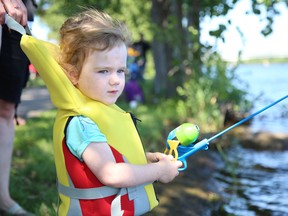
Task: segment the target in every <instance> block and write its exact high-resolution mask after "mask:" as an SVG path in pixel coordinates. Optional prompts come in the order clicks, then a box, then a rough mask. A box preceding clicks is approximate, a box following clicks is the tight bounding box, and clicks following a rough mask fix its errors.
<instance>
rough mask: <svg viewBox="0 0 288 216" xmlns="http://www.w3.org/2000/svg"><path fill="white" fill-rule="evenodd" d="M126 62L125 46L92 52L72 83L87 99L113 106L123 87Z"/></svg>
mask: <svg viewBox="0 0 288 216" xmlns="http://www.w3.org/2000/svg"><path fill="white" fill-rule="evenodd" d="M126 60H127V48H126V46H125V44H121V45H119V46H116V47H114V48H112V49H111V50H105V51H93V52H91V53H90V54H89V55H88V56H87V59H86V60H85V61H84V64H83V67H82V70H81V73H80V76H79V78H78V79H77V78H75V77H74V81H73V83H74V85H76V87H77V88H78V89H79V90H80V91H81V92H82V93H83V94H84V95H86V96H87V97H89V98H91V99H93V100H97V101H100V102H102V103H104V104H106V105H111V104H114V103H115V102H116V101H117V99H118V97H119V96H120V95H121V93H122V91H123V89H124V86H125V73H126V71H127V68H126ZM75 79H76V80H75Z"/></svg>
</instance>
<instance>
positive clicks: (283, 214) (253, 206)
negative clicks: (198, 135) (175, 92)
mask: <svg viewBox="0 0 288 216" xmlns="http://www.w3.org/2000/svg"><path fill="white" fill-rule="evenodd" d="M237 75H238V77H239V79H241V80H242V81H244V82H243V83H240V82H237V83H238V84H239V85H242V86H245V85H246V84H248V87H247V89H248V90H249V92H250V94H249V96H248V99H251V100H253V102H254V105H255V106H254V108H253V110H252V113H254V112H256V111H258V110H260V109H262V108H263V107H265V106H267V105H269V104H271V103H273V102H274V101H276V100H278V99H280V98H282V97H284V96H285V95H287V94H288V64H271V65H259V64H249V65H241V66H240V67H239V69H238V70H237ZM250 127H251V130H252V131H253V132H277V133H278V132H280V133H288V99H285V100H283V101H282V102H280V103H278V104H277V105H275V106H273V107H271V108H270V109H268V110H266V111H264V112H263V113H261V114H259V115H258V116H256V117H254V118H253V119H252V122H251V125H250ZM271 145H273V143H271ZM226 156H227V160H228V161H230V163H228V164H226V166H224V167H223V168H221V169H220V171H219V172H218V173H216V175H215V178H216V179H217V181H218V183H219V189H220V190H222V192H223V194H224V195H225V196H224V197H225V198H226V203H225V205H224V206H223V212H221V213H220V215H221V216H228V215H229V216H288V151H257V150H254V149H247V148H243V147H241V146H233V147H232V148H231V149H229V150H228V151H227V152H226ZM217 215H219V214H217Z"/></svg>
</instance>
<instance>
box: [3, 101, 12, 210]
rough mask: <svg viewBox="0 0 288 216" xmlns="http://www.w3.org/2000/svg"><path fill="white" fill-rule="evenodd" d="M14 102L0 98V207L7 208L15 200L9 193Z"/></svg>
mask: <svg viewBox="0 0 288 216" xmlns="http://www.w3.org/2000/svg"><path fill="white" fill-rule="evenodd" d="M14 114H15V104H13V103H9V102H6V101H4V100H1V99H0V152H1V157H0V170H1V175H0V209H8V208H10V207H11V206H13V204H15V201H14V200H13V199H12V198H11V196H10V193H9V180H10V167H11V158H12V151H13V141H14V133H15V130H14V121H13V119H14Z"/></svg>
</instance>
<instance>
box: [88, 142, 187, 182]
mask: <svg viewBox="0 0 288 216" xmlns="http://www.w3.org/2000/svg"><path fill="white" fill-rule="evenodd" d="M152 154H153V153H152ZM159 154H161V153H159ZM82 157H83V160H84V162H85V163H86V164H87V166H88V167H89V169H90V170H91V171H92V172H93V173H94V175H95V176H96V177H97V178H98V179H99V180H100V181H101V182H102V183H103V184H105V185H108V186H112V187H133V186H137V185H141V184H145V183H149V182H154V181H157V180H158V181H160V182H163V183H168V182H170V181H172V180H173V179H174V178H175V177H176V176H177V175H178V174H179V171H178V168H179V167H181V166H182V163H181V162H180V161H175V160H174V158H173V156H171V155H169V156H166V155H162V154H161V157H159V161H158V159H157V162H155V163H149V164H145V165H133V164H129V163H116V162H115V160H114V157H113V154H112V152H111V150H110V148H109V146H108V144H107V143H91V144H90V145H89V146H88V147H87V148H86V150H85V151H84V152H83V155H82Z"/></svg>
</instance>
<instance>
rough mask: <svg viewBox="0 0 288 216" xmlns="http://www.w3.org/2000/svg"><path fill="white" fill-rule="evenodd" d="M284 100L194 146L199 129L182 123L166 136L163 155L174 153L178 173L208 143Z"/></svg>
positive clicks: (283, 98) (287, 96)
mask: <svg viewBox="0 0 288 216" xmlns="http://www.w3.org/2000/svg"><path fill="white" fill-rule="evenodd" d="M286 98H288V95H286V96H284V97H282V98H280V99H278V100H276V101H274V102H273V103H271V104H269V105H267V106H265V107H264V108H262V109H260V110H259V111H257V112H255V113H253V114H251V115H249V116H248V117H246V118H244V119H242V120H241V121H239V122H237V123H235V124H234V125H232V126H230V127H228V128H226V129H225V130H223V131H221V132H219V133H217V134H216V135H214V136H212V137H211V138H209V139H206V138H205V139H203V140H201V141H200V142H197V143H196V144H193V143H194V142H195V141H196V140H197V138H198V136H199V127H198V126H197V125H195V124H192V123H184V124H182V125H180V126H178V127H177V128H175V129H174V130H172V131H171V132H170V133H169V134H168V137H167V143H166V149H165V152H164V153H169V154H172V153H174V157H175V159H177V160H179V161H181V162H182V163H183V167H181V168H180V169H179V170H180V171H182V170H185V169H186V168H187V158H188V157H189V156H191V155H192V154H194V153H195V152H197V151H199V150H207V149H208V146H209V143H210V142H211V141H212V140H215V139H217V138H219V137H220V136H222V135H223V134H225V133H227V132H228V131H230V130H232V129H234V128H235V127H238V126H239V125H241V124H243V123H244V122H246V121H249V120H250V119H252V118H254V117H255V116H256V115H259V114H260V113H262V112H264V111H265V110H267V109H269V108H271V107H272V106H275V105H276V104H278V103H279V102H281V101H283V100H285V99H286Z"/></svg>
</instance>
